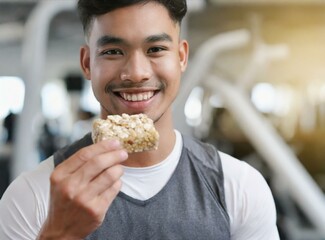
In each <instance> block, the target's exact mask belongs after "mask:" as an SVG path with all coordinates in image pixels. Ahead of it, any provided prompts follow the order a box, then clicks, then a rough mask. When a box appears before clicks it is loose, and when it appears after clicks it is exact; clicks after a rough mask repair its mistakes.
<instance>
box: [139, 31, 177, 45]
mask: <svg viewBox="0 0 325 240" xmlns="http://www.w3.org/2000/svg"><path fill="white" fill-rule="evenodd" d="M161 41H168V42H172V41H173V40H172V37H171V36H169V35H168V34H166V33H162V34H156V35H151V36H149V37H147V38H146V40H145V42H147V43H152V42H161Z"/></svg>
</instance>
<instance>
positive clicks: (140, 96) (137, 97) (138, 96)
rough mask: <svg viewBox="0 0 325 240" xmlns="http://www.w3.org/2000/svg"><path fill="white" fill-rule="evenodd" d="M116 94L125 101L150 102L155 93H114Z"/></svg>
mask: <svg viewBox="0 0 325 240" xmlns="http://www.w3.org/2000/svg"><path fill="white" fill-rule="evenodd" d="M116 94H117V95H118V96H120V97H121V98H123V99H124V100H125V101H129V102H141V101H148V100H150V99H151V98H152V97H153V96H154V95H155V91H147V92H138V93H128V92H116Z"/></svg>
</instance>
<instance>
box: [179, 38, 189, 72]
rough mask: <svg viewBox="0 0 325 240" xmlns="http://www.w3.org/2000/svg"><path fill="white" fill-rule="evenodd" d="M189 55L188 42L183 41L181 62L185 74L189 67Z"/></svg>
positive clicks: (180, 51) (181, 44) (181, 43)
mask: <svg viewBox="0 0 325 240" xmlns="http://www.w3.org/2000/svg"><path fill="white" fill-rule="evenodd" d="M188 55H189V45H188V42H187V41H186V40H181V41H180V43H179V60H180V65H181V71H182V72H184V71H185V70H186V67H187V62H188Z"/></svg>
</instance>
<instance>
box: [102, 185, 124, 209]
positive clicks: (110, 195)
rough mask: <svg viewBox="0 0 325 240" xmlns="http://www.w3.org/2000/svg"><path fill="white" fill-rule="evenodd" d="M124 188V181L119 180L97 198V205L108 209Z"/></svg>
mask: <svg viewBox="0 0 325 240" xmlns="http://www.w3.org/2000/svg"><path fill="white" fill-rule="evenodd" d="M121 187H122V181H121V180H118V181H116V182H114V184H113V185H112V186H111V187H110V188H108V189H106V190H105V191H104V192H102V193H101V194H100V195H99V196H98V198H97V204H101V205H105V204H106V206H107V209H108V207H109V206H110V205H111V203H112V202H113V200H114V199H115V198H116V196H117V194H118V193H119V192H120V190H121ZM107 209H106V211H107Z"/></svg>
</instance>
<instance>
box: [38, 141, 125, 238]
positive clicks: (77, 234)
mask: <svg viewBox="0 0 325 240" xmlns="http://www.w3.org/2000/svg"><path fill="white" fill-rule="evenodd" d="M126 158H127V153H126V152H125V151H124V150H122V149H120V145H119V144H118V142H116V141H102V142H99V143H97V144H93V145H91V146H88V147H85V148H83V149H81V150H79V151H78V152H77V153H75V154H74V155H72V156H71V157H70V158H68V159H67V160H66V161H64V162H63V163H61V164H60V165H58V166H57V167H56V168H55V170H54V171H53V173H52V174H51V177H50V205H49V211H48V216H47V219H46V221H45V223H44V225H43V227H42V229H41V231H40V233H39V236H38V239H40V240H41V239H67V240H68V239H83V238H85V237H86V236H87V235H89V234H90V233H91V232H93V231H94V230H95V229H96V228H98V227H99V226H100V225H101V223H102V221H103V220H104V217H105V214H106V212H107V210H108V208H109V206H110V204H111V203H112V201H113V200H114V198H115V197H116V195H117V194H118V192H119V190H120V188H121V182H120V177H121V176H122V168H121V165H120V163H121V162H122V161H124V160H125V159H126Z"/></svg>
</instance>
